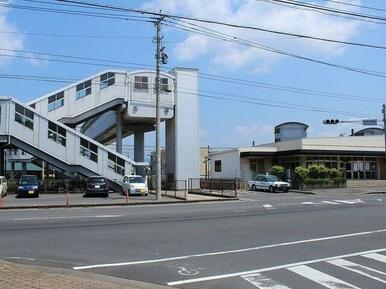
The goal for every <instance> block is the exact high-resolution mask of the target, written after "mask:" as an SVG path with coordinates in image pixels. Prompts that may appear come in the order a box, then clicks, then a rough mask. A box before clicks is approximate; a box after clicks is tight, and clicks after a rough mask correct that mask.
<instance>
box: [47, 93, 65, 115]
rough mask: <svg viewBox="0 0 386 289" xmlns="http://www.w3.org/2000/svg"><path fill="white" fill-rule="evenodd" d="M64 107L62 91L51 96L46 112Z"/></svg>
mask: <svg viewBox="0 0 386 289" xmlns="http://www.w3.org/2000/svg"><path fill="white" fill-rule="evenodd" d="M63 105H64V91H61V92H58V93H57V94H54V95H51V96H50V97H49V98H48V111H51V110H54V109H57V108H59V107H61V106H63Z"/></svg>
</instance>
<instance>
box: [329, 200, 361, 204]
mask: <svg viewBox="0 0 386 289" xmlns="http://www.w3.org/2000/svg"><path fill="white" fill-rule="evenodd" d="M334 201H335V202H339V203H344V204H349V205H353V204H359V203H365V202H364V201H362V200H361V199H356V200H334Z"/></svg>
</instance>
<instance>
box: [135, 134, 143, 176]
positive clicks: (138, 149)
mask: <svg viewBox="0 0 386 289" xmlns="http://www.w3.org/2000/svg"><path fill="white" fill-rule="evenodd" d="M134 161H136V162H143V161H145V133H144V132H143V131H136V132H135V133H134ZM137 174H138V175H144V174H145V172H144V168H143V167H137Z"/></svg>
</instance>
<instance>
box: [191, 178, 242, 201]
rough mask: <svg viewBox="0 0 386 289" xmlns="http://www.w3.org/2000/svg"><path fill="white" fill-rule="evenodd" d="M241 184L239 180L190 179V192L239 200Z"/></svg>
mask: <svg viewBox="0 0 386 289" xmlns="http://www.w3.org/2000/svg"><path fill="white" fill-rule="evenodd" d="M240 186H241V182H240V180H239V179H205V178H190V179H188V192H189V193H190V194H200V195H209V196H221V197H224V198H237V194H238V191H239V190H240Z"/></svg>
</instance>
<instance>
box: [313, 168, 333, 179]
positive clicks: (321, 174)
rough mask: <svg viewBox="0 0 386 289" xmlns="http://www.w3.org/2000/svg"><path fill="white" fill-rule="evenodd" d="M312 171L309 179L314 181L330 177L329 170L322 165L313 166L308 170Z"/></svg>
mask: <svg viewBox="0 0 386 289" xmlns="http://www.w3.org/2000/svg"><path fill="white" fill-rule="evenodd" d="M308 169H309V170H310V173H309V177H310V178H312V179H325V178H328V177H329V169H328V168H326V167H325V166H321V165H312V166H310V167H309V168H308Z"/></svg>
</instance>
